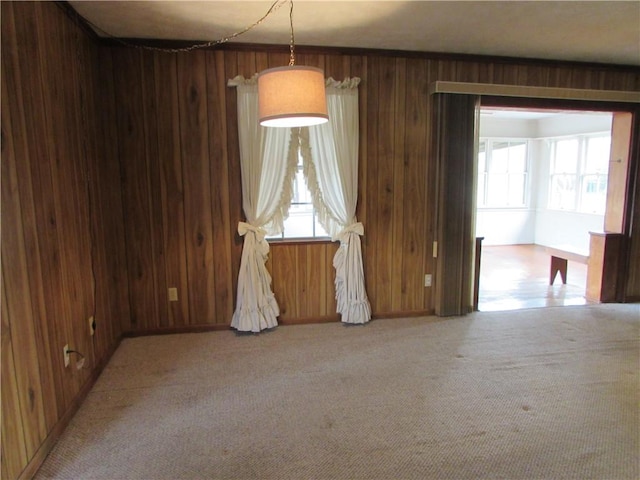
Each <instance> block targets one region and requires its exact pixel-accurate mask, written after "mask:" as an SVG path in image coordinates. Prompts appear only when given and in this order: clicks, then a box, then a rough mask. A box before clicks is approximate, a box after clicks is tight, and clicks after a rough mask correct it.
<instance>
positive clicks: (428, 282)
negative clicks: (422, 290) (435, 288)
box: [424, 273, 431, 287]
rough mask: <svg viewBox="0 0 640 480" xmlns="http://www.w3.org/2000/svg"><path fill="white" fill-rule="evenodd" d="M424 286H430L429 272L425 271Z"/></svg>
mask: <svg viewBox="0 0 640 480" xmlns="http://www.w3.org/2000/svg"><path fill="white" fill-rule="evenodd" d="M424 286H425V287H430V286H431V274H430V273H427V274H425V276H424Z"/></svg>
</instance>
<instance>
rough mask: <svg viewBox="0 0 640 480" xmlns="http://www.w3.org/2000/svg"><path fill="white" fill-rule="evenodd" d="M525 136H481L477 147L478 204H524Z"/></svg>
mask: <svg viewBox="0 0 640 480" xmlns="http://www.w3.org/2000/svg"><path fill="white" fill-rule="evenodd" d="M527 146H528V142H527V141H526V140H514V141H512V140H498V139H491V138H488V139H481V141H480V143H479V149H478V150H479V151H478V206H479V207H492V208H508V207H523V206H525V205H526V203H527V162H528V159H527Z"/></svg>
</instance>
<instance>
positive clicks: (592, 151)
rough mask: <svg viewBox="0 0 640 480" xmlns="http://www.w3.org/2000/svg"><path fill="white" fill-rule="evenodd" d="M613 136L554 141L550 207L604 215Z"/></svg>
mask: <svg viewBox="0 0 640 480" xmlns="http://www.w3.org/2000/svg"><path fill="white" fill-rule="evenodd" d="M610 146H611V135H609V134H598V135H580V136H576V137H571V138H563V139H558V140H552V141H551V142H550V153H551V162H550V176H549V183H550V185H549V204H548V205H549V208H552V209H559V210H570V211H578V212H584V213H596V214H604V210H605V206H606V199H607V175H608V171H609V149H610Z"/></svg>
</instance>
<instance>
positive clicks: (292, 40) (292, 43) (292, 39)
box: [289, 0, 296, 67]
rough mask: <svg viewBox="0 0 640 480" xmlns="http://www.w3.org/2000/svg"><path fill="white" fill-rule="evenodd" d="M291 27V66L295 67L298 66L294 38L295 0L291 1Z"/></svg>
mask: <svg viewBox="0 0 640 480" xmlns="http://www.w3.org/2000/svg"><path fill="white" fill-rule="evenodd" d="M289 25H290V27H291V41H290V42H289V52H290V56H289V66H290V67H293V66H294V65H295V64H296V53H295V48H296V47H295V44H296V42H295V39H294V36H293V0H289Z"/></svg>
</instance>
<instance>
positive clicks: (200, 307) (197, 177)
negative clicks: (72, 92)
mask: <svg viewBox="0 0 640 480" xmlns="http://www.w3.org/2000/svg"><path fill="white" fill-rule="evenodd" d="M178 90H179V100H180V143H181V145H182V174H183V180H184V188H185V190H186V191H187V192H189V193H188V195H187V196H186V197H185V224H186V232H187V235H186V239H187V266H188V268H187V278H188V284H189V292H188V295H189V312H190V322H191V323H214V318H215V308H216V307H215V304H216V297H215V295H214V292H215V283H214V269H213V225H212V223H211V188H210V185H209V181H210V180H209V179H210V176H211V170H210V169H211V164H210V161H209V125H208V115H207V72H206V63H205V55H204V52H197V54H194V55H187V54H180V55H178Z"/></svg>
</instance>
